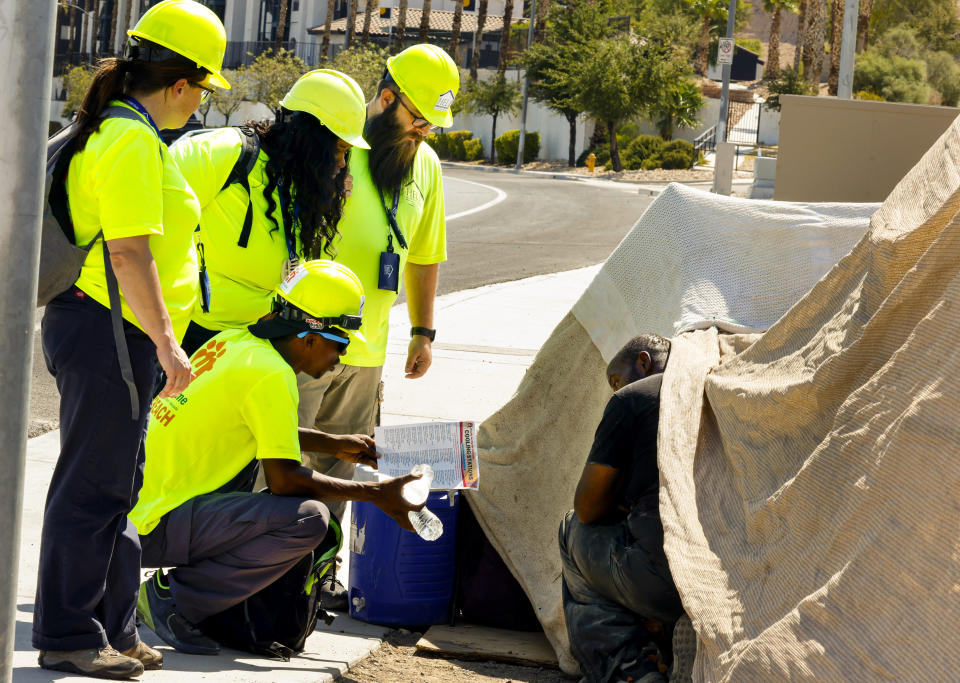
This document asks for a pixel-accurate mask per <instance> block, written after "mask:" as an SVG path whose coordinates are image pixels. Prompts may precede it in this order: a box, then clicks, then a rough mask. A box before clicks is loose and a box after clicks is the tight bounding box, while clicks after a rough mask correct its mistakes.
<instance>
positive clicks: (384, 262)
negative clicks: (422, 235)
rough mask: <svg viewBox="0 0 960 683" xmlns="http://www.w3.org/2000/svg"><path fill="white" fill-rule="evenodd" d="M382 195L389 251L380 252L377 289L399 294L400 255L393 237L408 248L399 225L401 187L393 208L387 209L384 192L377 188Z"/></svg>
mask: <svg viewBox="0 0 960 683" xmlns="http://www.w3.org/2000/svg"><path fill="white" fill-rule="evenodd" d="M377 191H378V192H379V193H380V203H381V204H383V210H384V211H385V212H386V214H387V223H388V224H389V225H390V229H389V230H388V231H387V250H386V251H383V252H380V268H379V270H378V273H379V275H378V278H377V288H378V289H382V290H385V291H388V292H397V291H399V290H400V254H398V253H397V252H395V251H394V250H393V236H394V235H396V236H397V243H398V244H399V245H400V248H401V249H406V248H407V241H406V240H405V239H404V238H403V233H402V232H401V231H400V226H399V224H397V207H399V206H400V186H399V185H398V186H397V188H396V189H395V190H394V192H393V206H392V207H391V208H389V209H388V208H387V203H386V202H385V201H384V200H383V190H382V189H380V187H379V186H378V187H377Z"/></svg>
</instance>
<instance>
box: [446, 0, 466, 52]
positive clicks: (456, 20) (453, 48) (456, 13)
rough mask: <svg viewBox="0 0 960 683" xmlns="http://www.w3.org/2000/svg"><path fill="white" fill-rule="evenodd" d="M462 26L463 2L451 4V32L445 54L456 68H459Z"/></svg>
mask: <svg viewBox="0 0 960 683" xmlns="http://www.w3.org/2000/svg"><path fill="white" fill-rule="evenodd" d="M462 25H463V0H456V2H454V4H453V31H451V33H450V47H449V48H448V49H447V52H449V53H450V58H451V59H452V60H453V63H454V64H456V65H457V66H458V67H459V66H460V27H461V26H462Z"/></svg>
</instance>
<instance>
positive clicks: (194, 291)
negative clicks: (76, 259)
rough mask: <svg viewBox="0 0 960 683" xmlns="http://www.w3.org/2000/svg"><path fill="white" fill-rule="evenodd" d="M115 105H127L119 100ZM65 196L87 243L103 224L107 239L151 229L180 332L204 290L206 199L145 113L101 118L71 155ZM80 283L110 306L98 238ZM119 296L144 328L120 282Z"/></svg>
mask: <svg viewBox="0 0 960 683" xmlns="http://www.w3.org/2000/svg"><path fill="white" fill-rule="evenodd" d="M110 105H111V106H114V105H120V106H124V107H127V105H125V104H123V103H122V102H118V101H114V102H111V103H110ZM127 108H128V109H131V108H130V107H127ZM131 111H132V109H131ZM141 118H142V116H141ZM67 197H68V201H69V205H70V215H71V217H72V218H73V228H74V233H75V235H76V243H77V244H79V245H86V244H89V243H90V241H91V240H93V238H94V237H95V236H96V234H97V233H98V232H99V231H100V230H101V229H102V230H103V237H104V239H106V240H108V241H109V240H112V239H120V238H124V237H141V236H149V238H150V252H151V253H152V254H153V260H154V261H155V262H156V264H157V273H158V275H159V277H160V290H161V292H162V293H163V302H164V304H165V305H166V308H167V311H168V312H169V314H170V321H171V323H172V324H173V331H174V334H175V335H176V337H177V339H178V340H179V339H182V338H183V334H184V333H185V332H186V330H187V325H188V324H189V322H190V317H191V316H192V315H193V307H194V305H195V304H196V302H197V295H198V292H199V281H198V278H197V253H196V249H195V248H194V242H193V231H194V229H195V228H196V226H197V221H198V220H199V218H200V205H199V203H198V202H197V197H196V195H195V194H194V193H193V190H192V189H191V188H190V185H189V184H188V183H187V181H186V179H184V177H183V175H182V174H181V173H180V171H179V169H178V168H177V164H176V162H175V161H174V160H173V158H172V157H171V156H170V154H169V153H168V151H167V148H166V145H164V144H163V142H162V141H161V140H160V138H159V137H158V136H157V134H156V133H155V132H154V130H153V128H151V126H150V124H149V123H147V121H146V119H144V121H143V123H140V122H139V121H131V120H128V119H107V120H105V121H104V122H103V123H101V124H100V130H98V131H97V132H96V133H94V134H93V135H91V136H90V139H89V140H88V141H87V144H86V146H85V147H84V148H83V150H82V151H81V152H78V153H77V154H75V155H74V157H73V159H71V160H70V167H69V170H68V173H67ZM108 246H109V245H108ZM76 286H77V287H79V288H80V289H82V290H83V291H84V292H86V293H87V294H88V295H89V296H90V297H91V298H93V299H94V300H95V301H97V302H99V303H101V304H103V305H104V306H107V307H109V306H110V297H109V294H108V293H107V283H106V273H105V271H104V264H103V247H102V245H101V244H100V243H99V242H97V244H95V245H93V248H92V249H90V253H89V255H88V256H87V258H86V260H85V261H84V263H83V267H82V268H81V270H80V277H78V278H77V282H76ZM120 297H121V310H122V312H123V317H124V319H126V320H128V321H130V322H131V323H133V324H134V325H137V326H138V327H140V328H141V329H142V325H140V323H139V321H138V320H137V318H136V316H135V315H134V314H133V312H132V311H131V310H130V308H129V306H128V305H127V302H126V299H125V298H124V297H123V288H122V287H121V291H120Z"/></svg>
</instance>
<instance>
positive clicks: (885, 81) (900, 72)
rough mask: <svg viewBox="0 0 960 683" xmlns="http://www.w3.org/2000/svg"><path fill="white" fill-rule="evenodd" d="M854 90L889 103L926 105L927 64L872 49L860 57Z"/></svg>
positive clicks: (854, 77) (854, 80)
mask: <svg viewBox="0 0 960 683" xmlns="http://www.w3.org/2000/svg"><path fill="white" fill-rule="evenodd" d="M853 89H854V90H867V91H869V92H872V93H875V94H877V95H881V96H882V97H883V98H884V99H885V100H886V101H887V102H912V103H914V104H923V103H925V102H926V101H927V97H928V95H929V89H928V86H927V65H926V63H924V62H923V61H922V60H919V59H908V58H906V57H900V56H899V55H892V56H890V57H887V56H884V55H883V54H881V53H880V52H879V51H878V50H874V49H872V48H871V49H869V50H865V51H864V52H863V53H861V54H860V55H859V56H858V57H857V63H856V67H855V70H854V72H853Z"/></svg>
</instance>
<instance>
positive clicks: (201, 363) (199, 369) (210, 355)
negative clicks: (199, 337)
mask: <svg viewBox="0 0 960 683" xmlns="http://www.w3.org/2000/svg"><path fill="white" fill-rule="evenodd" d="M226 345H227V342H218V341H217V340H216V339H211V340H210V341H209V342H207V345H206V346H204V347H203V348H202V349H200V350H199V351H197V353H196V354H195V355H194V357H193V372H194V374H195V375H196V376H197V377H199V376H200V375H202V374H203V373H205V372H206V371H207V370H212V369H213V365H214V363H216V362H217V359H218V358H219V357H220V356H222V355H223V354H224V353H226V349H225V348H224V347H226Z"/></svg>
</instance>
